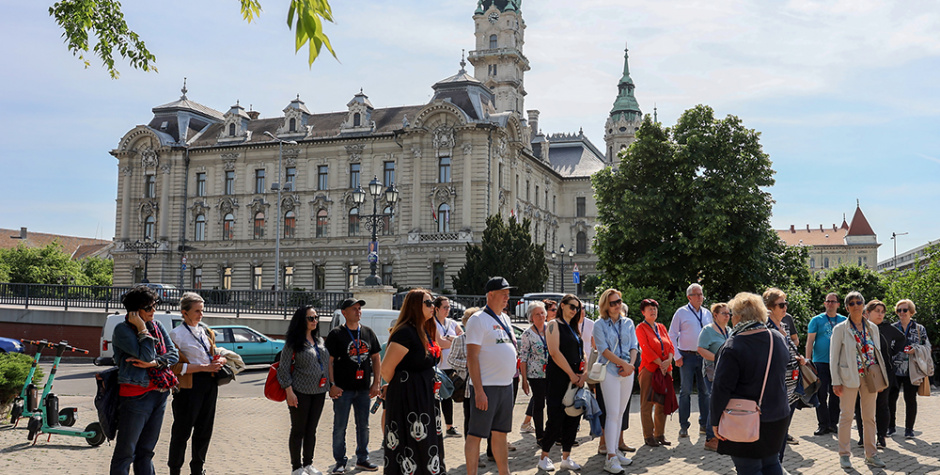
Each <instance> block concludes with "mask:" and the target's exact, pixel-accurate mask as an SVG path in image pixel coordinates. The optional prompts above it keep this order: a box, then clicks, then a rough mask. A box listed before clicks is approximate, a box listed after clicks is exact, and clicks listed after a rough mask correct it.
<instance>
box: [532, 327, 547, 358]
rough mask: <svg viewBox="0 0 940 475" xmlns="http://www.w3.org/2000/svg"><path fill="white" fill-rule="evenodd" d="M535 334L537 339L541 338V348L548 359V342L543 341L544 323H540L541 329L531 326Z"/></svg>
mask: <svg viewBox="0 0 940 475" xmlns="http://www.w3.org/2000/svg"><path fill="white" fill-rule="evenodd" d="M532 328H533V330H532V331H534V332H535V334H536V335H538V336H539V339H540V340H542V350H544V351H545V358H546V359H548V342H546V341H545V324H544V323H543V324H542V331H538V330H536V329H535V327H534V326H533V327H532Z"/></svg>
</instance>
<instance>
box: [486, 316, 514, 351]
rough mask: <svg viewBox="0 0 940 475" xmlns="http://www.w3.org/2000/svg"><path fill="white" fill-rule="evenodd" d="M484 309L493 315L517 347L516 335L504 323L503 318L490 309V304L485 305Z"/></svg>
mask: <svg viewBox="0 0 940 475" xmlns="http://www.w3.org/2000/svg"><path fill="white" fill-rule="evenodd" d="M483 311H484V312H485V313H486V314H487V315H489V316H491V317H493V320H496V323H499V326H500V327H502V329H503V331H504V332H506V335H508V336H509V341H510V342H512V347H513V348H515V347H516V337H515V335H513V333H512V331H510V329H509V327H507V326H506V324H505V323H503V319H502V318H499V317H497V316H496V312H493V310H492V309H490V307H489V306H486V307H483Z"/></svg>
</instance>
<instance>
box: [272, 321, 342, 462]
mask: <svg viewBox="0 0 940 475" xmlns="http://www.w3.org/2000/svg"><path fill="white" fill-rule="evenodd" d="M318 324H319V317H318V316H317V310H316V309H315V308H313V307H311V306H309V305H308V306H304V307H300V308H298V309H297V310H296V311H295V312H294V316H293V317H292V318H291V320H290V324H289V325H288V326H287V334H286V335H285V337H284V348H283V349H282V350H281V363H280V365H279V366H278V368H277V381H278V383H280V384H281V387H282V388H284V390H285V391H286V392H287V410H288V412H290V435H289V436H288V437H287V449H288V451H289V452H290V465H291V470H293V471H292V472H291V475H315V474H319V473H320V471H319V470H317V469H316V468H314V466H313V449H314V448H315V446H316V443H317V425H318V424H319V422H320V414H321V413H322V412H323V402H324V401H325V399H326V392H327V391H329V390H330V383H331V381H330V378H329V360H330V353H329V351H327V349H326V346H324V344H323V340H322V339H321V338H320V329H319V326H318ZM301 448H303V451H301Z"/></svg>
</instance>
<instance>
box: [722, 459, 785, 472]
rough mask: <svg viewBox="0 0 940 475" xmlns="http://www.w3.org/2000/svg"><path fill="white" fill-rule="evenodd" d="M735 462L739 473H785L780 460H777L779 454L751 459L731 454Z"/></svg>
mask: <svg viewBox="0 0 940 475" xmlns="http://www.w3.org/2000/svg"><path fill="white" fill-rule="evenodd" d="M731 461H732V462H734V469H735V470H736V471H737V472H738V475H780V474H782V473H783V470H782V467H780V461H778V460H777V454H774V455H769V456H767V457H764V458H762V459H750V458H744V457H735V456H733V455H732V456H731Z"/></svg>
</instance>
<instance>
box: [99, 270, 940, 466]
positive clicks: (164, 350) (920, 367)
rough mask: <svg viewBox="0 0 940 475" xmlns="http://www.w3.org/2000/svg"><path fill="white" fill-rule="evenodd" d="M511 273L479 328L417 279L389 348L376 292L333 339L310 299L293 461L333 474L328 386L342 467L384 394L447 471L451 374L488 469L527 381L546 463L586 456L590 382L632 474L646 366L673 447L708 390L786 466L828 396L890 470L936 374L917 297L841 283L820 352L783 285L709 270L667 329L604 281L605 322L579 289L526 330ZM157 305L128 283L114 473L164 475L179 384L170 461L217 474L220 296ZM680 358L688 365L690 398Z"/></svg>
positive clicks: (475, 449)
mask: <svg viewBox="0 0 940 475" xmlns="http://www.w3.org/2000/svg"><path fill="white" fill-rule="evenodd" d="M512 288H513V287H511V286H510V284H509V282H507V281H506V279H504V278H502V277H494V278H492V279H490V280H489V281H488V282H487V283H486V285H485V286H484V290H485V292H486V305H485V306H484V307H483V308H472V309H467V311H466V312H465V315H464V318H463V321H462V325H458V324H457V322H455V321H453V320H451V319H449V318H447V315H448V314H449V311H450V303H449V301H448V299H447V298H446V297H437V298H435V297H433V295H432V294H431V293H430V292H429V291H427V290H424V289H414V290H412V291H410V292H409V293H408V294H407V295H406V297H405V299H404V302H403V304H402V308H401V312H400V315H399V318H398V320H397V321H396V322H395V324H394V326H393V327H392V328H391V329H390V336H389V340H388V345H387V348H386V352H385V356H384V359H383V358H380V356H379V352H380V344H379V341H378V339H377V338H376V336H375V333H374V332H373V331H372V330H371V329H370V328H368V327H366V326H364V325H361V324H360V319H361V315H362V306H363V305H364V304H365V302H364V301H362V300H356V299H347V300H345V301H344V302H342V304H341V305H340V311H341V312H342V314H343V316H344V319H345V322H344V323H343V325H340V326H338V327H336V328H334V329H333V330H331V331H330V333H329V334H328V335H327V337H326V338H325V339H324V338H321V337H320V333H319V329H318V323H319V319H318V315H317V311H316V309H315V308H313V307H311V306H304V307H301V308H299V309H297V311H296V312H295V313H294V315H293V318H292V319H291V321H290V324H289V326H288V330H287V333H286V336H285V346H284V349H283V351H282V353H281V361H280V366H279V369H278V373H277V376H278V382H279V383H280V385H281V386H282V387H283V388H284V389H285V392H286V394H287V401H286V403H287V406H288V410H289V413H290V422H291V430H290V434H289V436H288V449H289V452H290V459H291V467H292V475H304V474H307V475H313V474H319V473H320V472H319V471H318V470H317V469H315V468H314V467H313V464H312V463H313V453H314V448H315V443H316V429H317V426H318V424H319V420H320V416H321V413H322V410H323V407H324V402H325V398H326V395H327V394H328V395H329V396H330V398H331V399H332V400H333V404H332V406H333V412H334V417H333V434H332V435H333V441H332V446H333V447H332V452H333V459H334V465H333V467H332V470H331V472H332V473H337V474H341V473H345V471H346V469H347V465H348V459H347V456H346V444H345V441H346V428H347V425H348V420H349V412H350V409H352V411H353V413H354V418H355V421H356V445H357V447H356V467H357V468H358V469H360V470H363V471H377V470H378V467H377V466H376V465H375V464H374V463H372V462H371V461H370V460H369V450H368V440H369V423H368V421H369V413H370V404H371V400H372V399H373V398H378V400H377V402H376V404H375V406H373V407H372V409H371V411H372V412H375V411H376V410H377V409H378V408H379V406H380V405H381V406H382V407H383V408H384V409H383V415H382V430H383V438H382V441H383V442H382V445H383V449H384V459H383V466H384V470H385V473H390V474H408V475H411V474H414V473H427V474H432V475H439V474H445V473H446V468H445V464H444V447H443V438H444V437H445V436H448V435H450V436H458V435H459V434H460V432H458V430H457V428H456V427H455V426H454V421H453V402H452V401H451V400H450V399H449V398H444V397H441V395H440V390H441V387H442V380H443V378H445V377H446V378H448V379H451V380H453V381H466V389H465V390H463V389H462V391H465V392H463V393H462V394H463V395H464V396H465V397H464V398H463V403H464V429H463V434H464V436H465V442H464V456H465V460H466V472H467V473H468V474H471V475H472V474H476V473H477V470H478V467H479V464H480V445H481V443H482V441H483V439H486V440H487V446H488V447H487V454H488V455H489V456H490V458H491V460H494V461H495V463H496V467H497V469H498V471H499V473H500V474H501V475H506V474H508V473H509V468H508V452H509V451H510V450H514V447H513V446H512V445H511V444H509V443H508V440H507V434H508V433H509V432H511V430H512V414H513V406H514V404H515V399H516V395H517V393H518V388H519V386H520V382H521V387H522V390H523V392H525V393H526V394H529V395H530V396H531V398H530V400H529V405H528V407H527V409H526V420H525V422H524V423H523V427H522V431H524V432H534V433H535V436H536V439H537V442H538V444H539V446H540V448H541V455H540V457H539V460H538V468H539V469H540V470H543V471H553V470H555V469H556V464H555V463H554V462H553V461H552V460H551V457H550V456H551V452H552V449H553V447H555V446H556V445H560V451H561V459H560V462H559V464H558V465H557V468H560V469H563V470H579V469H580V468H581V466H580V464H578V463H577V462H576V461H574V460H573V459H572V457H571V449H572V447H573V446H575V445H576V444H577V441H576V435H577V431H578V428H579V425H580V420H581V416H580V415H576V414H578V412H577V411H571V410H570V409H571V406H572V402H571V395H572V394H573V393H574V392H575V391H577V390H578V389H579V388H589V392H590V393H591V397H593V398H596V401H597V404H598V405H599V409H600V411H601V413H602V414H601V416H600V418H599V422H600V425H601V427H602V432H601V438H600V444H599V446H598V452H599V453H602V454H605V455H606V461H605V464H604V470H605V471H607V472H609V473H622V472H623V471H624V467H625V466H627V465H629V464H631V462H632V460H631V459H630V458H629V457H627V454H628V453H629V452H634V451H635V450H636V449H635V448H634V447H630V446H629V445H627V444H626V443H625V442H624V437H623V434H624V431H625V430H626V429H627V428H628V424H629V412H630V409H629V408H630V401H631V395H632V390H633V387H634V380H636V381H638V383H639V388H640V390H639V391H640V394H639V395H640V401H639V403H640V421H641V425H642V432H643V438H644V443H645V444H646V445H647V446H650V447H661V446H669V445H671V442H670V441H668V440H667V439H666V434H665V418H666V415H668V414H670V413H672V412H673V411H675V410H678V411H679V424H680V430H679V433H678V437H680V438H683V437H689V430H690V428H691V423H690V418H691V414H692V411H691V397H692V390H693V387H694V388H696V389H697V395H698V407H699V415H698V425H699V433H700V434H702V435H704V436H705V444H704V448H705V449H706V450H710V451H717V452H718V453H720V454H726V455H730V456H731V458H732V460H733V462H734V464H735V467H736V469H737V471H738V473H747V474H753V473H763V474H776V473H783V470H782V466H781V462H782V460H783V454H784V451H785V449H786V446H787V444H788V443H798V441H796V439H794V438H793V437H791V436H790V435H789V434H788V429H789V426H790V421H791V419H792V416H793V413H794V410H795V409H797V408H799V407H801V406H805V405H807V404H808V405H811V406H812V405H815V406H816V416H817V422H818V429H817V430H816V431H815V433H814V435H816V436H824V435H826V434H828V433H830V432H832V433H837V434H838V442H839V455H840V464H841V465H842V467H844V468H850V467H851V460H850V457H849V455H850V444H851V421H852V418H853V415H854V416H855V417H856V418H857V427H858V428H859V441H858V445H860V446H864V450H865V463H867V464H868V465H870V466H872V467H876V468H881V467H884V466H885V464H884V462H882V461H881V460H880V459H879V457H878V455H877V449H878V448H884V446H885V440H886V438H887V437H889V436H891V435H893V434H894V433H895V430H896V428H895V424H896V423H895V417H896V406H897V400H898V398H899V396H900V394H901V393H902V392H903V394H904V400H905V409H906V414H905V421H904V429H905V436H906V437H908V438H912V437H914V422H915V419H916V415H917V400H916V398H917V394H918V390H919V389H920V387H921V385H922V384H924V382H925V381H926V378H927V377H929V375H931V374H932V372H933V365H932V362H931V359H930V355H931V352H930V342H929V340H928V338H927V334H926V331H925V329H924V327H923V326H922V325H920V324H918V323H916V322H915V321H914V320H913V319H912V317H913V316H914V314H915V312H916V310H915V306H914V303H913V302H911V301H910V300H901V301H899V302H897V304H895V306H894V312H895V313H896V314H897V315H898V318H899V320H898V321H897V322H894V323H889V322H887V321H886V320H885V316H886V314H887V310H888V309H887V306H886V304H884V303H883V302H881V301H879V300H872V301H869V302H867V303H865V301H864V299H863V297H862V295H861V294H860V293H858V292H851V293H849V294H848V295H846V296H845V299H844V303H845V306H846V307H847V309H848V316H847V317H846V316H842V315H839V314H838V309H839V306H840V304H841V302H840V301H839V299H838V296H837V295H836V294H834V293H833V294H829V295H827V296H826V300H825V302H824V306H825V309H826V311H825V312H824V313H822V314H820V315H817V316H815V317H813V318H812V319H811V320H810V323H809V326H808V329H807V330H808V331H807V341H806V345H805V354H804V353H801V352H800V351H799V336H798V333H797V329H796V325H795V323H794V321H793V318H792V316H791V315H789V314H788V313H787V306H788V305H787V295H786V294H785V293H784V292H783V291H781V290H779V289H776V288H771V289H768V290H767V291H765V292H764V294H763V295H762V296H758V295H755V294H751V293H740V294H738V295H737V296H735V297H734V298H733V299H732V300H731V301H730V302H728V303H715V304H713V305H711V308H710V309H708V308H705V307H704V305H703V304H704V300H705V296H704V292H703V289H702V287H701V286H700V285H699V284H692V285H690V286H689V287H688V289H687V291H686V296H687V298H688V305H685V306H683V307H681V308H679V309H678V310H677V311H676V313H675V315H674V316H673V318H672V322H671V324H670V326H669V328H668V329H667V328H666V327H665V326H664V325H663V324H662V323H658V322H657V317H658V313H659V303H658V302H657V301H656V300H653V299H644V300H642V301H641V302H640V304H639V311H640V313H641V315H642V320H641V321H640V322H639V323H636V324H634V321H633V319H632V318H630V317H629V316H628V310H629V309H628V307H627V304H626V303H625V302H624V301H623V298H622V294H621V293H620V292H619V291H617V290H615V289H607V290H606V291H604V292H603V293H602V294H601V296H600V298H599V300H598V307H599V309H600V311H599V315H598V318H597V320H596V321H594V320H591V319H589V318H586V315H585V313H586V312H585V309H584V304H583V303H582V302H581V300H579V299H578V298H577V297H576V296H574V295H570V294H569V295H565V296H564V297H562V298H561V300H560V301H559V302H555V301H554V300H545V301H540V302H530V303H529V304H528V307H527V309H526V316H527V318H528V321H529V323H530V324H531V325H530V326H529V328H528V329H526V330H525V332H524V333H523V334H522V336H521V337H520V338H518V339H517V337H516V335H515V332H514V331H513V328H512V326H511V321H510V318H509V316H508V315H507V314H506V313H505V312H504V310H505V309H506V307H507V304H508V303H509V294H510V291H511V289H512ZM156 303H157V296H156V294H155V293H154V292H153V291H152V290H151V289H149V288H147V287H137V288H135V289H133V290H131V291H129V292H128V293H127V294H126V295H125V297H124V305H125V308H126V309H127V310H128V313H127V317H126V325H119V326H118V327H117V328H116V329H115V332H114V346H115V360H116V362H117V364H118V367H119V381H120V383H121V388H120V395H121V403H120V408H119V411H120V414H121V417H120V418H119V421H120V422H119V424H120V425H119V430H118V435H117V442H116V444H115V450H114V455H113V458H112V463H111V473H128V470H129V467H130V466H131V465H133V466H134V470H135V473H138V474H144V473H147V474H149V473H153V464H152V461H151V459H152V457H153V448H154V446H155V445H156V441H157V437H158V436H159V431H160V426H161V424H162V419H163V413H164V409H165V405H166V400H167V398H168V395H169V393H170V391H171V390H174V389H175V390H176V392H175V393H174V399H173V404H172V408H173V414H174V422H173V427H172V433H171V441H170V453H169V457H168V465H169V468H170V473H171V474H174V473H180V472H181V469H182V465H183V463H184V459H185V450H186V445H187V443H188V442H189V440H190V439H192V461H191V463H190V469H191V472H192V473H194V474H197V473H203V466H204V464H205V458H206V453H207V450H208V446H209V440H210V438H211V434H212V426H213V420H214V415H215V400H216V398H217V395H218V385H217V383H216V381H215V380H214V378H215V377H216V375H217V374H218V373H217V372H218V371H219V369H220V368H221V366H222V365H224V364H225V362H226V361H225V357H224V356H221V355H220V352H219V351H218V350H217V349H216V347H215V336H214V334H213V332H212V331H211V330H210V329H208V328H207V327H205V326H204V325H199V322H200V320H201V319H202V311H203V301H202V299H201V298H200V297H199V296H198V295H197V294H195V293H186V294H184V295H183V297H182V298H181V301H180V307H181V312H182V314H183V319H184V325H180V326H179V327H178V328H176V329H174V330H173V331H171V332H167V330H166V329H164V328H163V327H162V326H161V325H160V324H159V322H156V321H154V320H153V313H154V306H155V304H156ZM592 366H597V367H598V370H599V371H591V373H592V375H591V378H592V379H591V380H589V379H588V373H589V370H591V369H592V368H591V367H592ZM673 366H676V367H678V368H679V374H680V378H681V384H680V390H679V394H678V397H677V396H676V394H675V392H674V390H673V388H674V385H673V381H672V374H673ZM601 373H604V374H603V375H601ZM809 373H812V374H813V375H816V376H817V377H818V380H819V384H818V389H816V393H815V394H814V395H813V394H806V393H805V391H804V385H803V384H802V379H803V378H804V377H807V376H808V375H809ZM927 384H928V385H929V383H927ZM739 399H746V400H751V401H756V402H758V404H759V407H760V427H759V432H760V436H759V438H758V439H757V440H756V441H753V442H743V441H735V440H731V439H729V438H728V437H726V434H724V433H723V431H722V428H721V427H722V426H721V417H722V414H723V413H724V412H725V409H726V407H727V406H728V404H729V401H732V400H739ZM807 401H809V402H808V403H807ZM546 416H547V417H546ZM445 427H446V430H445Z"/></svg>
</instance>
